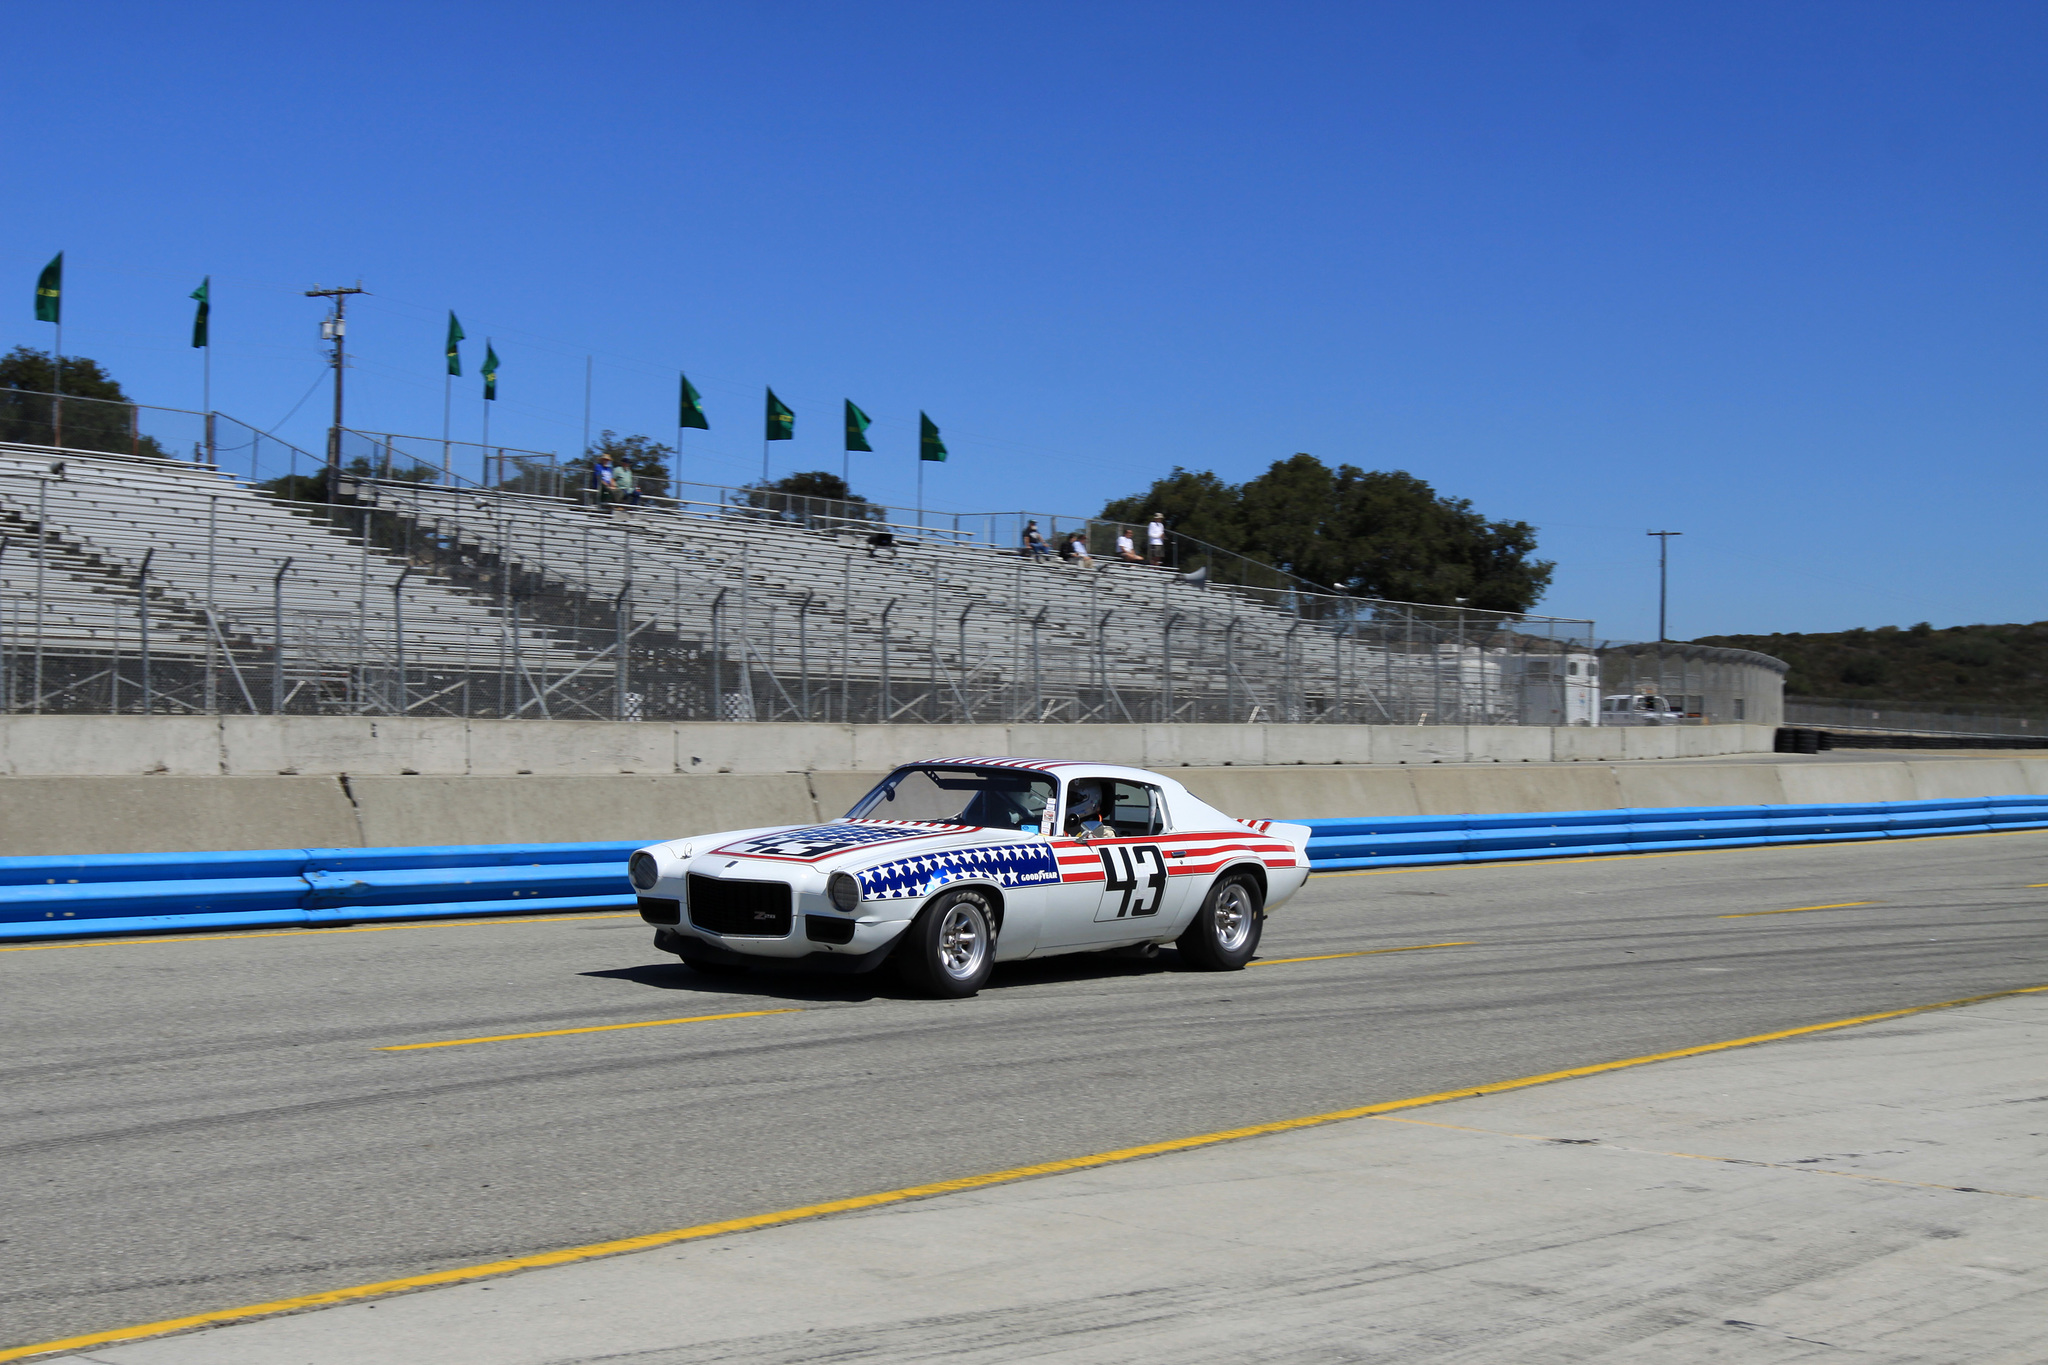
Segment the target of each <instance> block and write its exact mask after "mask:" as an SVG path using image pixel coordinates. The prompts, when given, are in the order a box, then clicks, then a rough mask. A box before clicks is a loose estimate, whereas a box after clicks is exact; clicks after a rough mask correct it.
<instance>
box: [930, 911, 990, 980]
mask: <svg viewBox="0 0 2048 1365" xmlns="http://www.w3.org/2000/svg"><path fill="white" fill-rule="evenodd" d="M986 956H988V930H987V926H986V924H985V922H984V921H983V920H982V917H981V911H980V910H978V909H977V908H976V907H974V906H972V905H953V906H949V907H947V909H946V914H945V917H944V918H943V919H941V920H940V921H939V970H940V971H943V972H944V973H945V974H946V975H947V976H950V977H952V978H953V979H954V980H956V981H964V980H966V979H967V978H968V977H970V976H973V975H974V974H975V973H976V972H977V971H979V970H981V960H982V959H983V958H984V957H986Z"/></svg>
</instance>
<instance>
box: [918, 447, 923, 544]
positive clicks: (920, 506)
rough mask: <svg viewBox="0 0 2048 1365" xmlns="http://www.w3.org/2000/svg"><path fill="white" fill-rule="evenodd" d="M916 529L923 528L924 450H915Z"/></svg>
mask: <svg viewBox="0 0 2048 1365" xmlns="http://www.w3.org/2000/svg"><path fill="white" fill-rule="evenodd" d="M917 529H918V530H920V531H922V530H923V529H924V451H923V450H921V449H920V450H919V451H918V452H917Z"/></svg>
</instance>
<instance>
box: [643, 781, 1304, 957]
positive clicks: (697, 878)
mask: <svg viewBox="0 0 2048 1365" xmlns="http://www.w3.org/2000/svg"><path fill="white" fill-rule="evenodd" d="M930 769H950V770H953V774H952V776H950V777H945V776H944V775H943V774H941V775H940V776H941V777H944V780H943V781H925V782H915V783H911V784H910V785H909V786H908V787H901V786H899V785H896V784H900V783H904V782H908V781H909V779H910V778H911V777H912V776H914V775H915V774H916V773H917V772H918V771H919V770H930ZM975 769H980V770H984V771H985V772H987V773H988V775H989V778H990V779H991V781H987V782H977V781H976V780H974V779H973V778H972V777H971V776H969V773H971V771H972V770H975ZM961 770H968V772H962V771H961ZM996 773H1012V774H1022V773H1029V774H1031V775H1032V776H1031V777H1030V779H1029V780H1028V781H1020V780H1019V778H1018V777H1010V778H1006V779H1004V780H1003V781H1000V782H997V781H993V778H994V776H995V774H996ZM892 779H893V781H892V782H891V783H890V784H886V785H885V787H884V788H877V789H876V791H877V792H880V791H883V790H887V791H888V792H890V793H895V792H897V791H899V790H900V791H903V792H906V793H908V795H906V796H905V797H904V798H903V804H902V805H900V806H898V807H897V809H902V810H905V811H906V813H911V814H917V815H923V816H928V817H936V818H931V819H926V820H894V819H877V818H874V817H872V816H870V815H866V814H863V815H861V816H847V817H843V818H841V819H838V820H832V821H826V822H816V823H806V824H797V825H790V826H787V827H784V828H777V829H749V830H733V831H729V832H727V833H724V834H715V835H710V836H706V837H703V838H693V839H678V840H676V841H674V842H673V843H669V844H656V845H652V846H650V847H649V848H647V849H643V850H642V851H641V852H642V853H644V854H646V855H647V856H646V858H644V859H643V858H642V857H640V856H639V855H635V857H634V859H633V860H632V861H633V867H634V868H635V869H636V871H635V873H634V876H635V881H634V883H633V885H634V889H635V892H636V894H637V895H638V896H639V897H640V906H641V913H642V915H643V917H646V918H647V919H648V920H649V922H650V923H652V924H654V925H656V926H657V927H658V929H659V933H658V935H657V938H656V943H657V945H658V946H661V947H664V948H665V949H666V950H667V951H670V952H675V953H678V954H680V955H682V956H683V957H684V958H686V959H689V958H690V957H691V955H692V954H693V953H700V952H708V951H709V950H711V949H716V950H717V951H718V952H719V953H723V954H726V955H727V957H726V959H725V960H733V958H732V955H734V954H737V955H738V956H739V958H743V959H774V958H780V959H783V960H784V961H786V962H810V963H812V964H813V965H821V964H823V963H824V962H825V961H826V960H827V959H830V960H831V961H832V962H833V963H834V964H835V965H836V967H837V969H838V970H868V969H869V968H870V967H872V966H874V965H879V963H880V962H881V961H882V960H883V959H884V958H886V957H888V956H889V955H890V953H892V952H894V951H895V947H894V946H893V945H895V944H896V942H897V940H898V938H899V936H901V935H903V934H904V933H905V932H906V931H907V930H908V929H909V927H910V926H911V924H912V923H913V922H915V921H917V920H918V918H919V916H920V915H921V914H922V913H923V912H925V911H926V910H927V909H932V910H934V911H935V913H943V914H953V913H955V912H957V910H958V907H959V905H960V904H962V903H963V902H960V901H954V900H948V899H946V898H947V896H948V893H949V892H951V891H954V890H959V889H964V888H974V889H976V890H977V891H978V892H979V896H980V899H981V901H982V902H983V903H984V904H985V905H986V906H987V907H988V909H989V910H990V911H991V912H992V914H993V916H994V921H995V922H996V923H997V924H998V925H999V928H1000V932H999V933H995V934H994V935H993V936H992V939H991V942H990V945H989V949H988V950H989V952H991V953H992V954H993V958H992V959H991V960H993V961H997V962H1001V961H1008V960H1011V959H1014V958H1019V957H1028V956H1038V955H1045V954H1052V953H1065V952H1083V951H1094V950H1098V949H1108V948H1114V947H1118V946H1124V945H1135V944H1142V943H1146V942H1152V943H1170V942H1174V941H1175V940H1176V939H1177V938H1179V937H1181V936H1183V935H1185V934H1187V933H1191V932H1195V931H1194V930H1192V929H1190V927H1189V926H1190V925H1191V924H1196V923H1204V924H1206V923H1209V920H1208V919H1203V918H1202V917H1203V916H1205V915H1210V911H1207V910H1205V909H1204V907H1205V906H1206V905H1208V904H1209V903H1210V902H1211V901H1217V898H1218V897H1223V896H1226V895H1228V896H1231V897H1235V898H1236V899H1235V901H1234V902H1233V903H1234V904H1235V905H1236V906H1237V907H1238V908H1237V909H1236V910H1235V911H1233V912H1232V913H1234V914H1237V915H1239V916H1240V918H1239V919H1238V920H1237V921H1236V922H1237V923H1239V924H1242V923H1243V922H1244V921H1243V919H1242V918H1241V917H1242V915H1243V914H1244V912H1245V909H1246V907H1247V906H1249V908H1250V909H1251V911H1252V912H1254V914H1255V915H1257V916H1259V917H1260V918H1262V917H1263V915H1264V913H1265V912H1267V911H1270V910H1271V909H1273V908H1274V907H1277V906H1279V905H1282V904H1284V903H1285V902H1286V901H1287V899H1288V898H1289V897H1291V896H1292V895H1293V894H1294V893H1295V892H1297V891H1298V890H1300V889H1301V885H1302V883H1303V882H1304V881H1305V880H1306V879H1307V877H1308V873H1309V867H1308V857H1307V845H1308V837H1309V830H1308V828H1307V827H1306V826H1304V825H1299V824H1289V823H1287V822H1285V821H1276V820H1237V819H1233V818H1232V817H1231V816H1229V815H1226V814H1224V813H1223V812H1222V811H1220V810H1217V809H1216V808H1214V807H1213V806H1210V805H1208V804H1207V803H1206V802H1204V801H1202V800H1201V799H1200V798H1199V797H1197V796H1195V795H1194V794H1193V793H1192V792H1190V791H1189V790H1188V789H1187V788H1186V787H1185V786H1183V785H1182V784H1181V783H1180V782H1178V781H1176V780H1174V779H1173V778H1172V777H1169V776H1166V775H1165V774H1162V773H1155V772H1149V771H1146V770H1145V769H1142V768H1131V767H1124V766H1122V765H1118V764H1108V763H1090V762H1082V761H1077V760H1068V759H1035V758H995V757H963V758H939V759H930V760H927V761H925V762H921V763H912V764H905V765H903V766H902V767H900V768H898V769H897V771H896V773H895V774H893V775H892ZM1077 783H1097V784H1106V785H1103V786H1099V787H1097V788H1095V789H1094V790H1092V791H1090V792H1088V793H1086V794H1087V796H1088V797H1089V799H1090V800H1091V801H1095V802H1097V803H1098V805H1097V806H1093V807H1089V809H1096V808H1100V809H1101V810H1103V812H1104V814H1105V815H1107V817H1108V820H1107V823H1105V824H1103V825H1102V826H1101V827H1100V829H1099V832H1092V833H1090V834H1089V835H1088V836H1087V837H1070V836H1067V835H1065V834H1063V833H1062V832H1061V829H1062V822H1061V821H1060V812H1062V811H1065V810H1067V809H1069V805H1070V802H1072V801H1074V800H1076V799H1078V797H1077V794H1076V792H1075V790H1074V789H1075V784H1077ZM1111 786H1114V788H1115V792H1114V793H1112V791H1111ZM956 794H957V795H956ZM890 799H892V800H895V799H896V797H895V796H893V795H892V796H891V798H890ZM875 800H876V797H875V796H874V795H873V794H871V795H870V796H869V797H867V798H864V801H863V804H862V805H861V806H857V807H856V809H858V810H862V811H864V812H865V811H870V810H872V809H874V802H875ZM956 801H957V804H956V803H955V802H956ZM1119 811H1122V812H1126V814H1125V815H1124V816H1123V817H1122V818H1121V819H1119V817H1118V814H1117V813H1118V812H1119ZM1132 811H1135V812H1138V813H1139V814H1138V815H1135V816H1134V815H1131V814H1129V813H1128V812H1132ZM970 821H971V823H970ZM1146 828H1149V829H1152V830H1156V831H1158V832H1157V833H1151V834H1133V833H1129V832H1127V831H1130V830H1132V829H1146ZM778 883H779V884H780V886H781V887H786V888H787V891H786V893H785V892H784V891H782V890H781V889H779V888H778V887H777V884H778ZM1217 903H1218V904H1222V902H1221V901H1217ZM783 907H786V909H785V908H783ZM944 907H951V908H950V909H944ZM778 915H779V919H778V918H777V916H778ZM1212 918H1213V916H1212ZM763 922H774V923H779V924H781V925H782V926H784V927H783V928H781V929H780V930H779V931H778V932H775V933H764V932H762V931H761V929H760V927H759V926H760V924H761V923H763ZM933 922H934V923H936V922H937V921H933ZM1258 922H1260V919H1254V921H1253V923H1254V924H1255V925H1256V924H1257V923H1258ZM742 924H743V925H744V926H745V929H746V932H742V931H741V930H740V929H739V928H727V927H723V926H728V925H742ZM1202 932H1209V931H1208V930H1203V931H1202ZM1255 938H1256V934H1254V939H1255ZM919 942H923V940H919ZM920 951H922V950H920ZM1249 951H1250V950H1247V952H1249ZM847 959H855V960H857V962H858V964H859V965H857V966H849V965H845V964H846V962H847ZM714 960H718V959H714ZM1240 965H1242V964H1241V963H1240Z"/></svg>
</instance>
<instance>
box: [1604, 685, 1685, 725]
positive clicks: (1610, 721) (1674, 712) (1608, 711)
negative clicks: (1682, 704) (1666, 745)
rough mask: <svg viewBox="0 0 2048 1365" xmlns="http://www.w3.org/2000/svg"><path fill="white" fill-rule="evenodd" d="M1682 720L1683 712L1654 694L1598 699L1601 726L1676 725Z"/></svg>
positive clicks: (1618, 694) (1625, 694)
mask: <svg viewBox="0 0 2048 1365" xmlns="http://www.w3.org/2000/svg"><path fill="white" fill-rule="evenodd" d="M1684 720H1685V712H1684V711H1682V710H1680V709H1679V708H1678V706H1677V705H1675V704H1674V703H1673V702H1672V701H1671V699H1670V698H1668V697H1660V696H1658V695H1657V694H1656V693H1654V692H1619V693H1616V694H1614V695H1613V696H1608V697H1602V698H1601V699H1600V723H1601V724H1602V725H1678V724H1681V723H1682V722H1683V721H1684Z"/></svg>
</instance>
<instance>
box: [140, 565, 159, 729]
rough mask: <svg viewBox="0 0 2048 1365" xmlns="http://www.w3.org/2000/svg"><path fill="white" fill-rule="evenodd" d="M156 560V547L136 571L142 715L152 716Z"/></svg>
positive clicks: (154, 696) (154, 693)
mask: <svg viewBox="0 0 2048 1365" xmlns="http://www.w3.org/2000/svg"><path fill="white" fill-rule="evenodd" d="M155 558H156V547H155V546H151V547H150V548H149V549H147V550H144V551H143V552H142V567H141V568H139V569H137V570H136V571H135V597H136V606H137V608H138V609H139V610H140V611H141V613H142V714H143V715H145V716H147V715H152V714H154V713H155V711H156V679H155V678H154V677H153V676H152V675H151V673H150V671H149V562H150V561H151V560H152V559H155Z"/></svg>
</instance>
